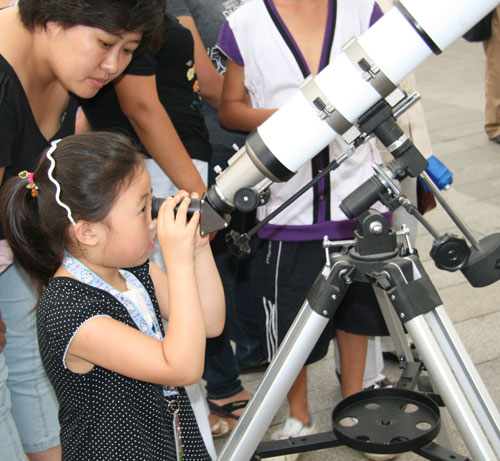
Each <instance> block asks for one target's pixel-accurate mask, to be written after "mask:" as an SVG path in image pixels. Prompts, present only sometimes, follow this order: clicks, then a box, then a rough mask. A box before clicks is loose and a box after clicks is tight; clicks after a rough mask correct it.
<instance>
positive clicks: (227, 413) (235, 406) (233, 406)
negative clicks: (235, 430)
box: [207, 399, 248, 419]
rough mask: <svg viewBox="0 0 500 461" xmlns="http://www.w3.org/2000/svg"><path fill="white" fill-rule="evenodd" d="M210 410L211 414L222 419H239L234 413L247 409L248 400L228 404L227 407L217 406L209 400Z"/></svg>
mask: <svg viewBox="0 0 500 461" xmlns="http://www.w3.org/2000/svg"><path fill="white" fill-rule="evenodd" d="M207 402H208V408H210V413H212V414H214V415H217V416H220V417H222V418H233V419H238V418H239V416H236V415H235V414H234V413H233V411H236V410H241V409H242V408H245V407H246V405H247V403H248V400H236V401H234V402H229V403H226V404H225V405H217V404H216V403H214V402H212V401H211V400H208V399H207Z"/></svg>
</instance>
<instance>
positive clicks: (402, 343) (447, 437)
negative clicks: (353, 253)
mask: <svg viewBox="0 0 500 461" xmlns="http://www.w3.org/2000/svg"><path fill="white" fill-rule="evenodd" d="M373 291H374V293H375V296H376V297H377V301H378V304H379V306H380V311H381V312H382V315H383V317H384V320H385V324H386V326H387V329H388V330H389V334H390V336H391V339H392V342H393V343H394V348H395V350H396V353H397V355H398V357H399V358H400V359H401V358H403V359H404V360H405V361H406V363H409V362H414V358H413V353H412V350H411V348H410V346H409V344H408V340H407V339H406V334H405V331H404V329H403V325H402V324H401V320H400V319H399V318H398V316H397V315H396V311H395V310H394V308H393V306H392V304H391V302H390V301H389V299H388V296H387V293H386V292H385V291H384V290H382V289H381V288H379V287H377V286H374V287H373ZM400 365H403V366H406V365H405V364H401V363H400ZM436 441H438V443H439V444H440V445H441V446H443V447H447V448H449V449H450V450H451V451H455V452H456V451H457V447H456V443H455V442H454V440H453V437H452V433H451V425H450V421H449V418H448V415H447V414H446V413H444V414H442V415H441V430H440V431H439V434H438V437H437V438H436Z"/></svg>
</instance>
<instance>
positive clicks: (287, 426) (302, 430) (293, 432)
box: [266, 415, 317, 461]
mask: <svg viewBox="0 0 500 461" xmlns="http://www.w3.org/2000/svg"><path fill="white" fill-rule="evenodd" d="M310 418H311V424H309V426H304V425H303V424H302V423H301V422H300V421H299V420H298V419H295V418H291V417H289V418H287V419H286V420H285V422H284V423H283V424H282V425H281V427H280V428H279V429H278V430H277V431H275V432H274V434H273V435H272V436H271V439H272V440H282V439H288V438H289V437H301V436H306V435H311V434H315V433H316V432H317V427H316V422H315V421H314V418H313V416H312V415H311V416H310ZM299 456H300V453H292V454H290V455H284V456H274V457H272V458H266V459H268V460H269V461H295V460H297V459H298V458H299Z"/></svg>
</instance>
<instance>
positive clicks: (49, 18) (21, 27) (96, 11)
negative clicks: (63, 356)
mask: <svg viewBox="0 0 500 461" xmlns="http://www.w3.org/2000/svg"><path fill="white" fill-rule="evenodd" d="M164 8H165V4H164V1H162V0H85V1H78V2H73V1H67V0H43V1H40V0H19V4H18V6H12V7H9V8H5V9H3V10H1V11H0V187H2V186H3V183H4V182H5V181H6V180H7V179H8V178H10V177H12V176H16V175H17V173H18V172H19V171H22V170H28V171H33V169H34V168H35V167H36V165H37V163H38V159H39V156H40V153H41V152H42V151H43V150H44V149H46V148H47V147H48V146H49V145H50V141H51V140H52V139H58V138H63V137H64V136H67V135H70V134H73V133H74V128H75V114H76V109H77V101H76V98H75V95H76V96H79V97H82V98H88V97H92V96H94V95H95V94H96V93H97V91H99V89H100V88H101V87H102V86H103V85H104V84H106V83H107V82H109V81H111V80H112V79H114V78H115V77H117V76H118V75H119V74H120V73H121V72H122V71H123V69H125V67H126V66H127V64H128V63H129V62H130V60H131V58H132V54H133V52H134V50H135V49H136V48H137V47H138V46H139V45H144V46H145V45H147V44H148V43H149V42H151V41H152V40H153V39H154V37H155V36H156V35H157V32H158V31H159V30H160V31H161V26H162V21H163V10H164ZM4 239H5V237H4V235H3V231H2V229H1V223H0V261H3V262H2V263H0V265H3V266H4V267H0V272H1V273H0V309H1V311H2V318H3V319H4V321H5V323H6V324H7V343H6V345H5V347H4V349H3V351H2V352H1V353H0V389H1V390H2V392H0V447H2V458H4V459H24V457H25V455H24V452H26V453H27V454H28V456H29V458H30V460H31V461H42V460H44V461H45V460H47V461H49V460H50V461H52V460H54V459H57V458H58V457H59V456H60V447H59V425H58V422H57V412H58V408H57V400H56V398H55V396H54V391H53V390H52V388H51V386H50V383H49V381H48V379H47V377H46V375H45V372H44V370H43V366H42V363H41V361H40V354H39V351H38V344H37V339H36V329H35V319H34V315H33V313H32V312H31V310H32V309H33V306H34V304H35V301H36V299H35V295H34V292H33V287H32V286H31V284H30V283H29V281H28V280H27V279H26V277H25V275H24V273H23V271H22V270H20V269H19V267H18V265H17V263H13V261H12V255H11V253H10V249H9V248H8V246H7V245H5V240H4ZM4 269H5V270H4ZM7 374H8V381H7ZM7 387H8V389H7ZM11 408H12V411H11ZM18 433H19V434H18ZM21 442H22V446H21Z"/></svg>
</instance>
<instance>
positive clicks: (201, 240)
mask: <svg viewBox="0 0 500 461" xmlns="http://www.w3.org/2000/svg"><path fill="white" fill-rule="evenodd" d="M199 197H200V195H199V194H198V192H193V193H192V194H191V198H199ZM209 245H210V234H208V235H201V234H200V227H199V226H198V232H197V237H196V250H195V251H196V253H198V252H199V251H203V249H204V248H205V247H208V246H209Z"/></svg>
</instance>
